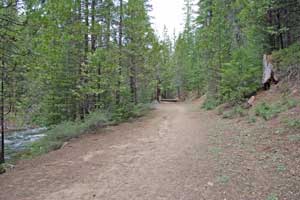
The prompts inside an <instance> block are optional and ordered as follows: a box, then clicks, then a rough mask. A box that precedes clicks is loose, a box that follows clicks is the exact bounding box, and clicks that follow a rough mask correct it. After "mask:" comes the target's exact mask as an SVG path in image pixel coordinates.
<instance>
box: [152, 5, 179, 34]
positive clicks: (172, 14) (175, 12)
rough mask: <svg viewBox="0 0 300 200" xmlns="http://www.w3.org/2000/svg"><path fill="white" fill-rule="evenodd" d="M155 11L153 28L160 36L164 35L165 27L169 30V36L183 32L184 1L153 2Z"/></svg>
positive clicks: (153, 12) (153, 13)
mask: <svg viewBox="0 0 300 200" xmlns="http://www.w3.org/2000/svg"><path fill="white" fill-rule="evenodd" d="M150 2H151V4H152V6H153V11H152V12H151V16H152V17H153V19H152V22H153V27H154V29H155V30H156V31H157V33H158V34H159V35H162V32H163V29H164V25H166V27H167V28H168V31H169V35H170V36H171V35H173V32H174V29H175V31H176V34H178V33H179V32H181V31H182V29H183V25H184V11H183V6H184V0H151V1H150Z"/></svg>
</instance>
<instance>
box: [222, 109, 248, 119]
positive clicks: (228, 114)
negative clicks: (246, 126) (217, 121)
mask: <svg viewBox="0 0 300 200" xmlns="http://www.w3.org/2000/svg"><path fill="white" fill-rule="evenodd" d="M246 115H247V112H246V110H245V109H243V108H242V107H241V106H235V107H234V108H232V109H231V110H229V111H225V112H223V118H228V119H232V118H235V117H244V116H246Z"/></svg>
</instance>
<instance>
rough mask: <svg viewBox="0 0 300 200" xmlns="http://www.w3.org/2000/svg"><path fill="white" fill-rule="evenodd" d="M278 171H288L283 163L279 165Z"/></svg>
mask: <svg viewBox="0 0 300 200" xmlns="http://www.w3.org/2000/svg"><path fill="white" fill-rule="evenodd" d="M277 171H278V172H284V171H286V166H285V165H283V164H280V165H278V166H277Z"/></svg>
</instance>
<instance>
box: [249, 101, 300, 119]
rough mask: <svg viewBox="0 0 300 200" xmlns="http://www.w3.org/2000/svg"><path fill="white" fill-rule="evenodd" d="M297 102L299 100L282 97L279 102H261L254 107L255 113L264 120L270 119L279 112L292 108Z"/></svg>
mask: <svg viewBox="0 0 300 200" xmlns="http://www.w3.org/2000/svg"><path fill="white" fill-rule="evenodd" d="M298 104H299V102H298V101H297V100H295V99H284V100H283V101H281V102H277V103H273V104H269V103H266V102H263V103H261V104H259V105H258V106H257V107H256V108H255V114H256V116H259V117H262V118H263V119H265V120H270V119H272V118H274V117H277V116H278V114H279V113H282V112H284V111H287V110H289V109H292V108H294V107H296V106H297V105H298Z"/></svg>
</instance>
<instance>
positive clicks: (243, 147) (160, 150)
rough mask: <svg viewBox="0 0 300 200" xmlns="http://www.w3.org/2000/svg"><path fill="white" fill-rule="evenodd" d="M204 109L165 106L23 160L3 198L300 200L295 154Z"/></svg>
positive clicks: (2, 184)
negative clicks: (128, 121)
mask: <svg viewBox="0 0 300 200" xmlns="http://www.w3.org/2000/svg"><path fill="white" fill-rule="evenodd" d="M199 107H200V102H194V103H190V104H180V103H178V104H176V103H169V104H168V103H166V104H161V105H159V106H158V108H157V109H156V110H155V111H153V112H151V113H150V114H149V115H148V116H146V117H143V118H140V119H138V120H137V121H135V122H132V123H124V124H121V125H119V126H115V127H108V128H106V129H100V130H98V131H97V132H96V133H95V134H87V135H84V136H82V137H81V138H79V139H75V140H73V141H71V142H70V143H69V144H68V145H66V146H65V147H64V148H62V149H60V150H58V151H54V152H51V153H49V154H47V155H43V156H41V157H38V158H35V159H33V160H27V161H22V162H20V163H19V164H18V165H17V166H16V168H15V169H13V170H12V171H9V172H8V173H6V174H4V175H1V176H0V200H163V199H167V200H226V199H227V200H229V199H230V200H241V199H256V200H266V199H268V200H278V199H280V200H299V199H300V192H299V191H300V184H299V183H300V175H299V170H298V169H299V168H298V167H297V166H296V165H294V164H293V163H294V162H289V163H291V165H283V164H284V162H283V161H284V160H283V158H289V159H290V160H291V161H294V160H297V159H298V158H299V156H298V155H299V154H297V151H294V152H296V154H291V153H289V154H284V151H283V150H282V149H281V148H276V149H274V150H272V151H268V152H265V151H261V150H260V149H262V147H263V149H266V150H268V149H272V148H275V147H276V146H274V145H275V144H276V142H274V140H273V139H272V138H273V136H274V134H272V130H271V129H269V128H267V129H266V128H264V127H265V123H263V124H254V125H249V124H245V123H241V122H239V121H234V120H224V119H221V118H220V117H217V116H216V115H215V114H214V113H213V112H206V111H201V110H200V108H199ZM260 127H261V128H260ZM268 130H269V131H268ZM276 141H278V142H279V143H280V144H281V143H282V139H280V140H279V139H278V140H276ZM278 142H277V143H278ZM270 145H271V146H270ZM289 155H291V156H289ZM293 156H294V157H293ZM295 156H296V157H295ZM287 164H288V163H287ZM282 166H283V167H284V168H283V167H282ZM279 197H280V198H279Z"/></svg>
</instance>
